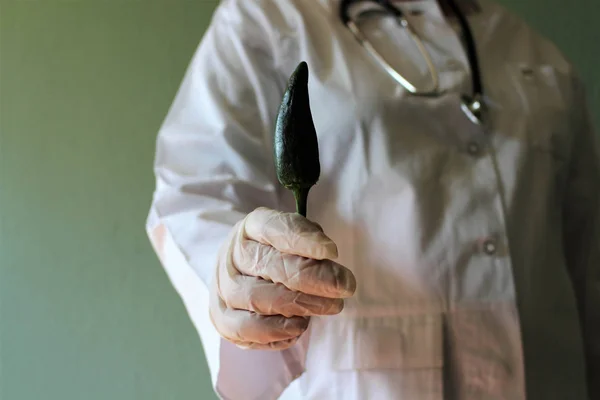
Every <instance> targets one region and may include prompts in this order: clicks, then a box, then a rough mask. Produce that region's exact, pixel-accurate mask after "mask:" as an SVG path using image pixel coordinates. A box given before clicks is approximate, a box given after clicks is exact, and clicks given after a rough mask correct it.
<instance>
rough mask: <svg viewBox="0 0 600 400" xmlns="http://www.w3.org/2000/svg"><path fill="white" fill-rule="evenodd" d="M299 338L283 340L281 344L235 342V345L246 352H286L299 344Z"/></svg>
mask: <svg viewBox="0 0 600 400" xmlns="http://www.w3.org/2000/svg"><path fill="white" fill-rule="evenodd" d="M298 339H299V337H296V338H293V339H288V340H282V341H279V342H271V343H266V344H262V343H252V342H234V344H235V345H236V346H237V347H239V348H241V349H245V350H285V349H289V348H290V347H292V346H293V345H295V344H296V343H297V342H298Z"/></svg>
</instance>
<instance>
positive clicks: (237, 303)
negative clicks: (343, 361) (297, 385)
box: [210, 208, 356, 350]
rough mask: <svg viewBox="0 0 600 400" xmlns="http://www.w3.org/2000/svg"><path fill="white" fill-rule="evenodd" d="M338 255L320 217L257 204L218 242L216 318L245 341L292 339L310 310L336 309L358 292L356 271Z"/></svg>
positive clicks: (225, 333)
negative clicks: (313, 218) (338, 260)
mask: <svg viewBox="0 0 600 400" xmlns="http://www.w3.org/2000/svg"><path fill="white" fill-rule="evenodd" d="M336 257H337V247H336V245H335V243H333V242H332V241H331V239H329V238H328V237H327V236H326V235H325V234H324V233H323V230H322V228H321V227H320V226H319V225H317V224H315V223H314V222H311V221H309V220H308V219H306V218H304V217H303V216H301V215H299V214H295V213H283V212H279V211H274V210H270V209H267V208H258V209H256V210H254V211H253V212H251V213H249V214H248V215H247V216H246V217H245V218H244V219H243V220H242V221H240V222H238V223H237V224H236V225H235V227H234V228H233V229H232V231H231V234H230V236H229V237H228V239H227V240H226V241H225V243H224V245H223V247H222V248H221V249H220V252H219V256H218V260H217V266H216V275H215V278H214V279H213V284H212V287H211V299H210V317H211V320H212V322H213V325H214V326H215V328H216V329H217V331H218V332H219V334H220V335H221V336H222V337H224V338H225V339H227V340H229V341H230V342H233V343H235V344H236V345H238V346H239V347H242V348H252V349H273V350H281V349H285V348H288V347H290V346H292V345H293V344H294V343H295V342H296V341H297V340H298V338H299V337H300V335H301V334H302V333H303V332H304V331H305V330H306V329H307V328H308V323H309V317H310V316H312V315H334V314H337V313H339V312H341V311H342V308H343V306H344V300H343V299H344V298H347V297H350V296H352V295H353V294H354V291H355V289H356V280H355V278H354V275H353V274H352V272H350V270H348V269H347V268H345V267H343V266H342V265H339V264H337V263H335V262H334V261H331V259H335V258H336Z"/></svg>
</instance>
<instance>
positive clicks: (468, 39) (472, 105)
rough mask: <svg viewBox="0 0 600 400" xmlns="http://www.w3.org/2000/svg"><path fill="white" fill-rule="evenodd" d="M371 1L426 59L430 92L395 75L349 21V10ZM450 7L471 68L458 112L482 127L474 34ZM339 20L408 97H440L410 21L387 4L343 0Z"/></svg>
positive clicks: (433, 70) (435, 78) (377, 0)
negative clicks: (392, 19)
mask: <svg viewBox="0 0 600 400" xmlns="http://www.w3.org/2000/svg"><path fill="white" fill-rule="evenodd" d="M366 1H373V2H375V3H377V4H379V6H381V8H382V9H383V11H384V12H386V13H389V14H391V15H393V16H394V17H395V18H396V20H397V21H398V23H399V25H400V26H401V27H402V28H404V29H406V30H407V32H408V33H409V35H410V37H411V39H412V40H413V41H414V43H415V44H416V45H417V47H418V48H419V52H420V53H421V55H422V56H423V58H424V59H425V62H426V63H427V68H428V69H429V74H430V75H431V79H432V81H433V89H431V90H427V91H419V90H418V89H417V87H415V86H414V85H412V84H411V83H410V81H408V80H407V79H406V78H405V77H404V76H402V74H400V73H399V72H398V71H396V70H395V69H394V68H393V67H392V66H391V65H389V63H388V62H387V61H386V60H385V58H383V57H382V56H381V54H379V52H377V50H376V49H375V48H374V47H373V46H372V45H371V43H370V42H369V41H368V40H367V38H366V37H365V35H364V34H363V33H362V31H361V30H360V29H359V28H358V25H357V24H356V23H355V22H354V20H353V19H352V18H350V14H349V12H348V10H349V8H350V7H351V6H352V5H353V4H355V3H360V2H366ZM447 1H448V4H449V6H450V7H451V8H452V11H453V12H454V14H455V16H456V18H457V19H458V22H459V23H460V26H461V29H462V31H463V35H464V39H465V45H466V51H467V57H468V59H469V65H470V68H471V79H472V89H473V90H472V93H471V95H466V94H465V95H462V99H461V100H462V101H461V109H462V110H463V112H464V113H465V114H466V115H467V117H468V118H469V119H470V120H471V121H472V122H473V123H475V124H478V125H479V124H481V123H482V114H483V108H484V104H483V85H482V82H481V72H480V70H479V60H478V57H477V50H476V48H475V41H474V39H473V34H472V32H471V29H470V27H469V23H468V22H467V19H466V18H465V16H464V15H463V13H462V12H461V10H460V9H459V7H458V6H457V5H456V3H455V1H454V0H447ZM370 11H372V10H368V9H367V10H366V11H365V10H363V11H362V12H359V13H358V15H357V16H356V17H355V18H356V19H357V20H358V19H359V18H360V17H361V16H364V15H366V14H367V13H369V12H370ZM340 18H341V20H342V22H343V23H344V24H345V25H346V27H348V29H350V31H351V32H352V33H353V34H354V36H355V38H356V39H357V40H358V42H359V43H360V44H361V45H362V46H363V47H364V48H365V49H366V50H367V51H368V52H369V53H370V54H371V56H373V58H374V59H375V60H376V61H377V62H378V63H379V64H380V65H381V66H382V67H383V68H384V69H385V70H386V71H387V73H389V74H390V75H391V76H392V77H393V78H394V79H395V80H396V81H397V82H398V83H400V84H401V85H402V86H403V87H404V88H405V89H406V90H407V91H408V92H409V93H411V94H413V95H415V96H425V97H438V96H441V95H442V94H443V92H442V91H440V88H439V76H438V72H437V70H436V68H435V65H434V64H433V61H432V60H431V56H430V54H429V52H428V51H427V49H426V48H425V45H424V44H423V41H422V40H421V39H420V38H419V36H418V35H417V33H416V32H415V30H414V29H413V27H412V26H411V25H410V23H409V21H408V20H407V19H406V17H405V15H404V14H403V13H402V11H401V10H399V9H398V8H397V7H395V6H394V5H393V4H392V3H391V2H390V0H342V1H341V4H340Z"/></svg>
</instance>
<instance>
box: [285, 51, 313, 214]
mask: <svg viewBox="0 0 600 400" xmlns="http://www.w3.org/2000/svg"><path fill="white" fill-rule="evenodd" d="M274 147H275V169H276V171H277V179H279V182H280V183H281V184H282V185H283V186H284V187H285V188H287V189H289V190H291V191H292V192H293V193H294V198H295V200H296V212H297V213H298V214H300V215H302V216H304V217H306V203H307V199H308V192H309V190H310V188H311V187H312V186H313V185H314V184H316V183H317V181H318V180H319V175H320V173H321V165H320V163H319V145H318V142H317V132H316V130H315V125H314V123H313V118H312V114H311V112H310V104H309V97H308V65H307V64H306V62H304V61H302V62H301V63H300V64H299V65H298V66H297V67H296V70H295V71H294V72H293V73H292V75H291V76H290V78H289V81H288V85H287V89H286V91H285V94H284V96H283V100H282V102H281V106H280V107H279V114H278V115H277V123H276V127H275V140H274Z"/></svg>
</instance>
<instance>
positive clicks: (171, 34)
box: [0, 0, 600, 400]
mask: <svg viewBox="0 0 600 400" xmlns="http://www.w3.org/2000/svg"><path fill="white" fill-rule="evenodd" d="M0 2H1V3H0V28H1V30H0V51H1V53H0V63H1V64H0V113H1V114H0V123H1V125H0V267H1V270H0V380H1V381H0V398H1V399H2V400H133V399H136V400H137V399H139V400H167V399H176V400H186V399H214V398H215V397H214V395H213V394H212V392H211V389H210V384H209V379H208V371H207V368H206V365H205V362H204V359H203V354H202V350H201V347H200V343H199V342H198V340H197V337H196V333H195V331H194V329H193V327H192V325H191V323H190V322H189V320H188V319H187V315H186V313H185V311H184V308H183V306H182V304H181V302H180V300H179V298H178V297H177V295H176V293H175V292H174V290H173V289H172V287H171V286H170V283H169V282H168V279H167V277H166V275H165V274H164V272H163V271H162V269H161V268H160V266H159V264H158V261H157V260H156V257H155V256H154V254H153V253H152V251H151V249H150V246H149V244H148V241H147V239H146V235H145V232H144V220H145V217H146V213H147V210H148V206H149V202H150V196H151V192H152V189H153V176H152V160H153V157H154V140H155V135H156V132H157V130H158V127H159V125H160V123H161V122H162V119H163V118H164V115H165V113H166V111H167V109H168V107H169V105H170V103H171V101H172V98H173V96H174V94H175V91H176V90H177V87H178V85H179V83H180V81H181V78H182V76H183V73H184V70H185V68H186V67H187V63H188V61H189V59H190V57H191V55H192V53H193V51H194V50H195V48H196V45H197V43H198V41H199V40H200V38H201V35H202V33H203V31H204V29H205V27H206V23H207V22H208V20H209V18H210V14H211V12H212V10H213V9H214V6H215V5H216V3H217V1H216V0H211V1H203V0H196V1H188V0H144V1H134V0H120V1H118V0H103V1H93V0H79V1H58V0H39V1H35V0H30V1H17V0H13V1H10V0H0ZM504 2H505V4H508V5H510V6H511V7H512V8H513V9H514V10H516V11H517V12H519V13H521V14H522V15H523V16H524V17H526V18H527V19H529V20H530V21H531V22H532V23H534V24H535V25H536V26H538V27H539V28H540V29H541V30H543V31H544V32H545V33H546V34H548V35H549V36H550V37H552V38H553V39H554V40H555V41H556V42H557V43H558V44H559V45H560V46H561V47H562V48H563V49H564V50H565V51H566V53H567V54H568V55H569V56H570V57H571V58H572V59H573V60H574V61H575V63H576V64H577V65H578V67H579V69H580V70H581V71H582V73H583V75H584V77H585V79H586V80H587V81H588V83H589V84H590V87H591V90H590V98H591V99H592V101H593V105H594V107H595V109H597V108H598V106H600V96H599V92H600V75H598V74H596V72H595V69H598V67H599V66H600V65H599V59H598V52H595V51H590V50H591V49H592V48H596V49H598V46H597V43H595V40H594V37H595V36H597V34H595V31H596V27H595V25H594V21H593V20H592V18H593V16H594V15H598V14H599V13H600V7H599V5H598V4H597V2H596V0H587V1H585V0H577V2H576V4H577V5H576V8H571V9H568V7H567V6H565V5H567V4H575V2H570V3H569V2H564V1H562V0H553V1H550V0H540V1H532V0H530V1H523V0H512V1H508V0H504ZM538 7H539V8H538ZM542 7H543V8H542ZM594 11H595V12H594ZM561 24H563V26H560V25H561Z"/></svg>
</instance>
